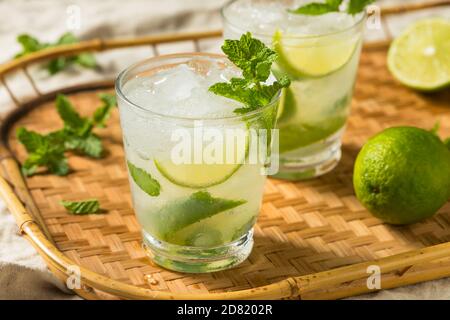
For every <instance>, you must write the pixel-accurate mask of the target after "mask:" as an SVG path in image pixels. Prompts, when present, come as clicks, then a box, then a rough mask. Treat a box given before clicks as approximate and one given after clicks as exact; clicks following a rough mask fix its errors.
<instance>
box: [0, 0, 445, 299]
mask: <svg viewBox="0 0 450 320" xmlns="http://www.w3.org/2000/svg"><path fill="white" fill-rule="evenodd" d="M442 4H449V1H438V2H433V3H431V4H428V5H427V6H437V5H442ZM422 7H423V5H419V6H418V5H414V6H410V7H402V8H391V9H389V10H384V12H383V13H384V14H385V15H388V14H395V13H397V12H401V11H406V10H414V9H421V8H422ZM220 35H221V33H220V32H219V31H217V32H208V33H201V34H199V33H196V34H182V35H172V36H157V37H146V38H139V39H135V40H108V41H102V40H93V41H88V42H83V43H80V44H77V45H70V46H63V47H58V48H55V49H52V50H46V51H42V52H38V53H36V54H33V55H30V56H26V57H23V58H21V59H18V60H15V61H12V62H9V63H6V64H4V65H1V66H0V80H1V83H2V84H3V86H4V87H5V88H6V91H7V92H8V94H9V95H10V97H11V99H12V101H13V102H14V104H15V108H13V111H11V112H10V113H9V114H8V115H7V116H6V117H5V118H4V120H3V122H2V125H1V128H0V133H1V138H2V139H1V144H0V170H1V175H2V178H0V195H1V196H2V198H3V199H4V200H5V201H6V203H7V205H8V207H9V209H10V210H11V212H12V214H13V215H14V217H15V218H16V221H17V225H18V227H19V231H20V233H21V234H22V235H23V236H24V237H25V238H27V239H28V240H29V241H30V242H31V243H32V244H33V246H34V247H35V248H36V250H37V251H38V252H39V254H40V255H41V256H42V257H43V258H44V259H45V261H46V262H47V264H48V267H49V269H50V270H51V271H52V272H53V273H54V274H55V275H56V276H57V277H58V278H60V279H61V280H63V281H66V279H67V278H68V276H69V275H70V270H73V269H72V268H71V266H73V265H75V266H78V267H80V270H81V281H82V287H81V288H80V289H75V290H74V291H75V292H76V293H77V294H78V295H80V296H82V297H84V298H87V299H111V298H128V299H258V298H259V299H281V298H291V299H336V298H342V297H348V296H352V295H357V294H361V293H365V292H370V291H371V290H370V289H368V287H367V285H366V279H367V277H368V276H369V273H368V269H367V268H368V267H369V266H371V265H376V266H378V267H379V268H380V270H381V272H382V273H383V276H382V278H381V285H382V288H383V289H387V288H393V287H398V286H402V285H407V284H412V283H417V282H421V281H427V280H431V279H437V278H442V277H447V276H450V203H448V204H447V205H445V206H444V207H443V208H442V209H441V210H440V212H439V213H438V214H437V215H436V216H434V217H433V218H431V219H428V220H426V221H423V222H421V223H417V224H414V225H411V226H405V227H393V226H389V225H385V224H383V223H382V222H381V221H379V220H377V219H376V218H374V217H372V216H371V215H370V214H369V213H368V212H367V211H366V210H365V209H364V208H363V207H362V206H361V205H360V204H359V202H358V201H357V199H356V197H355V195H354V192H353V188H352V169H353V162H354V159H355V157H356V155H357V153H358V150H359V149H360V148H361V146H362V145H363V144H364V142H365V141H366V140H367V138H368V137H370V136H372V135H373V134H375V133H377V132H378V131H380V130H382V129H384V128H386V127H390V126H394V125H414V126H419V127H424V128H431V127H432V126H433V125H434V123H435V122H436V121H437V120H440V121H441V129H440V134H441V135H442V136H450V109H449V107H450V103H449V102H450V91H449V90H446V91H442V92H440V93H436V94H429V95H423V94H419V93H417V92H414V91H412V90H409V89H406V88H405V87H403V86H401V85H399V84H398V83H397V82H396V81H394V80H393V79H392V77H391V75H390V74H389V72H388V71H387V69H386V50H387V45H388V43H387V42H386V43H377V44H371V45H366V46H365V48H364V50H363V54H362V57H361V65H360V68H359V75H358V80H357V85H356V92H355V96H354V99H353V102H352V115H351V117H350V120H349V123H348V128H347V131H346V133H345V137H344V144H343V157H342V160H341V162H340V163H339V165H338V167H337V168H336V169H335V170H334V171H332V172H331V173H329V174H327V175H324V176H323V177H321V178H318V179H314V180H309V181H304V182H298V183H292V182H287V181H282V180H273V179H269V180H268V182H267V184H266V186H265V195H264V202H263V206H262V209H261V214H260V217H259V219H258V222H257V225H256V227H255V246H254V249H253V252H252V254H251V256H250V257H249V258H248V259H247V260H246V261H245V262H244V263H242V264H241V265H239V266H237V267H235V268H233V269H231V270H227V271H221V272H216V273H211V274H201V275H192V274H182V273H176V272H172V271H168V270H165V269H162V268H160V267H158V266H156V265H154V264H152V262H151V261H150V260H149V259H148V258H147V257H146V255H145V253H144V251H143V249H142V248H141V244H140V243H141V235H140V232H139V231H140V228H139V225H138V223H137V221H136V219H135V216H134V213H133V209H132V206H131V199H130V192H129V188H128V181H127V177H126V168H125V165H124V164H125V162H124V153H123V148H122V137H121V132H120V126H119V122H118V113H117V110H115V111H114V113H113V115H112V117H111V119H110V120H109V126H108V129H106V130H105V129H103V130H99V131H98V134H99V135H100V136H101V137H102V138H103V141H104V143H105V147H106V150H107V155H106V156H105V157H104V158H103V159H101V160H89V159H86V158H81V157H77V156H76V155H71V156H70V158H69V161H70V166H71V168H72V169H73V172H72V173H71V174H69V175H68V176H67V177H57V176H54V175H48V174H38V175H35V176H33V177H30V178H26V179H24V178H23V177H22V176H21V173H20V170H19V165H18V163H20V162H22V161H23V160H24V158H25V156H26V154H25V151H24V149H23V147H22V146H21V145H20V144H19V143H18V142H17V140H16V138H15V134H14V132H15V129H16V128H17V127H18V126H26V127H27V128H29V129H33V130H37V131H40V132H45V131H49V130H53V129H55V128H59V127H60V126H61V122H60V120H59V117H58V116H57V114H56V110H55V107H54V103H53V101H54V98H55V95H56V92H50V93H46V94H42V93H41V92H40V91H39V90H38V86H37V85H36V83H35V80H34V79H33V78H32V77H31V76H30V73H29V72H28V71H27V70H28V69H27V66H28V65H30V64H33V63H36V62H40V61H41V60H44V59H48V58H50V57H55V56H59V55H70V54H74V53H76V52H81V51H85V50H95V51H101V50H109V49H113V48H120V47H130V46H142V45H151V46H154V48H155V52H158V51H157V50H156V49H157V47H156V46H157V45H158V44H160V43H167V42H178V41H186V40H188V41H193V42H194V46H195V48H199V43H200V41H203V40H204V39H206V38H215V37H220ZM14 72H23V73H24V74H25V76H26V77H27V79H28V80H29V81H30V83H31V86H32V87H33V88H34V90H35V91H36V95H37V97H36V98H34V99H32V100H31V101H29V102H26V103H21V102H20V100H19V99H18V98H17V96H16V95H15V94H14V93H13V90H12V88H11V87H10V86H9V85H8V83H7V81H5V76H6V75H7V74H10V73H14ZM112 84H113V83H112V81H104V82H101V83H88V84H85V85H82V86H76V87H69V88H63V89H61V90H58V92H64V93H66V94H68V95H69V97H70V99H71V100H72V101H73V103H74V104H75V105H76V106H77V107H78V108H79V111H80V112H81V113H83V114H90V113H91V112H92V108H93V107H95V106H97V105H98V98H97V93H98V92H105V91H111V92H112V91H113V90H112ZM91 197H95V198H98V199H99V200H100V202H101V204H102V207H103V208H105V209H106V210H107V213H106V214H104V215H89V216H72V215H69V214H67V213H66V211H65V210H64V208H62V207H61V206H60V205H59V200H61V199H69V200H70V199H83V198H91Z"/></svg>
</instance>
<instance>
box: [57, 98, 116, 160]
mask: <svg viewBox="0 0 450 320" xmlns="http://www.w3.org/2000/svg"><path fill="white" fill-rule="evenodd" d="M99 96H100V99H101V100H102V102H103V104H102V105H101V106H100V107H99V108H98V109H96V110H95V112H94V115H93V116H92V118H86V117H82V116H80V115H79V114H78V112H77V111H76V110H75V108H74V107H73V105H72V104H71V102H70V101H69V100H68V99H67V98H66V97H65V96H64V95H58V97H57V100H56V107H57V110H58V113H59V115H60V117H61V119H62V120H63V121H64V129H63V130H62V131H61V132H60V133H59V134H60V137H61V139H60V140H63V141H64V145H65V148H66V150H74V151H76V152H78V153H80V154H85V155H87V156H90V157H93V158H100V157H101V155H102V152H103V146H102V142H101V140H100V138H99V137H98V136H96V135H95V134H94V133H92V130H93V129H94V126H97V127H105V123H106V120H107V119H108V118H109V115H110V112H111V109H112V108H113V107H114V106H115V105H116V99H115V96H114V95H111V94H100V95H99Z"/></svg>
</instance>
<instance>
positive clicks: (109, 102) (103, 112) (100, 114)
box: [93, 93, 117, 128]
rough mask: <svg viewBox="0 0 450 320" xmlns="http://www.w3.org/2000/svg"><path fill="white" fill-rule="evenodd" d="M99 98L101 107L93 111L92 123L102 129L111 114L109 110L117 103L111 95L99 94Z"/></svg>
mask: <svg viewBox="0 0 450 320" xmlns="http://www.w3.org/2000/svg"><path fill="white" fill-rule="evenodd" d="M99 97H100V100H102V102H103V105H102V106H100V107H99V108H98V109H97V110H95V112H94V117H93V121H94V124H95V125H96V126H98V127H101V128H104V127H106V125H105V122H106V120H108V118H109V116H110V114H111V109H112V108H114V107H115V106H116V105H117V101H116V96H115V95H112V94H106V93H101V94H100V95H99Z"/></svg>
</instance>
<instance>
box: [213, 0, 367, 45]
mask: <svg viewBox="0 0 450 320" xmlns="http://www.w3.org/2000/svg"><path fill="white" fill-rule="evenodd" d="M239 1H242V0H230V1H228V2H227V3H226V4H225V5H224V6H223V7H222V9H221V10H220V14H221V16H222V19H223V21H224V22H225V23H227V24H229V25H230V26H232V27H233V28H236V29H238V30H241V31H242V32H243V33H245V32H248V31H249V30H244V29H242V27H241V26H238V25H236V24H234V23H232V22H231V21H230V20H229V19H228V18H227V15H226V14H225V10H226V9H228V8H229V7H230V6H231V5H232V4H233V3H235V2H239ZM361 13H362V14H361V17H360V18H359V19H358V20H356V22H355V23H353V24H352V25H351V26H349V27H346V28H343V29H342V30H337V31H331V32H326V33H320V34H307V35H286V36H284V37H285V38H287V39H299V40H302V39H317V38H325V37H330V36H334V35H339V34H342V33H345V32H348V31H351V30H353V29H356V27H358V26H360V25H361V24H362V22H363V21H364V20H365V19H366V17H367V11H366V10H363V11H362V12H361ZM250 32H251V31H250ZM251 34H252V35H254V36H256V37H272V36H273V33H269V32H267V33H262V32H251Z"/></svg>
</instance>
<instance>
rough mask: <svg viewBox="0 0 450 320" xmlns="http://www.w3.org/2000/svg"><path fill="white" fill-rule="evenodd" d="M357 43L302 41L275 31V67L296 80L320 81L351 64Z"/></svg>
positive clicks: (350, 40)
mask: <svg viewBox="0 0 450 320" xmlns="http://www.w3.org/2000/svg"><path fill="white" fill-rule="evenodd" d="M357 41H358V40H354V39H343V38H339V39H333V40H330V39H314V38H311V39H308V38H305V39H301V40H297V39H296V38H295V36H291V35H289V34H287V35H283V34H282V32H281V31H277V32H276V33H275V35H274V37H273V46H274V48H275V51H276V52H277V53H278V64H279V65H280V66H281V67H282V68H283V69H284V71H285V72H287V73H288V74H291V75H293V76H295V77H304V76H310V77H320V76H324V75H327V74H329V73H332V72H334V71H336V70H338V69H340V68H341V67H342V66H343V65H345V64H346V63H347V61H349V60H350V58H351V57H352V55H353V53H354V52H355V48H356V45H357Z"/></svg>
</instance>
